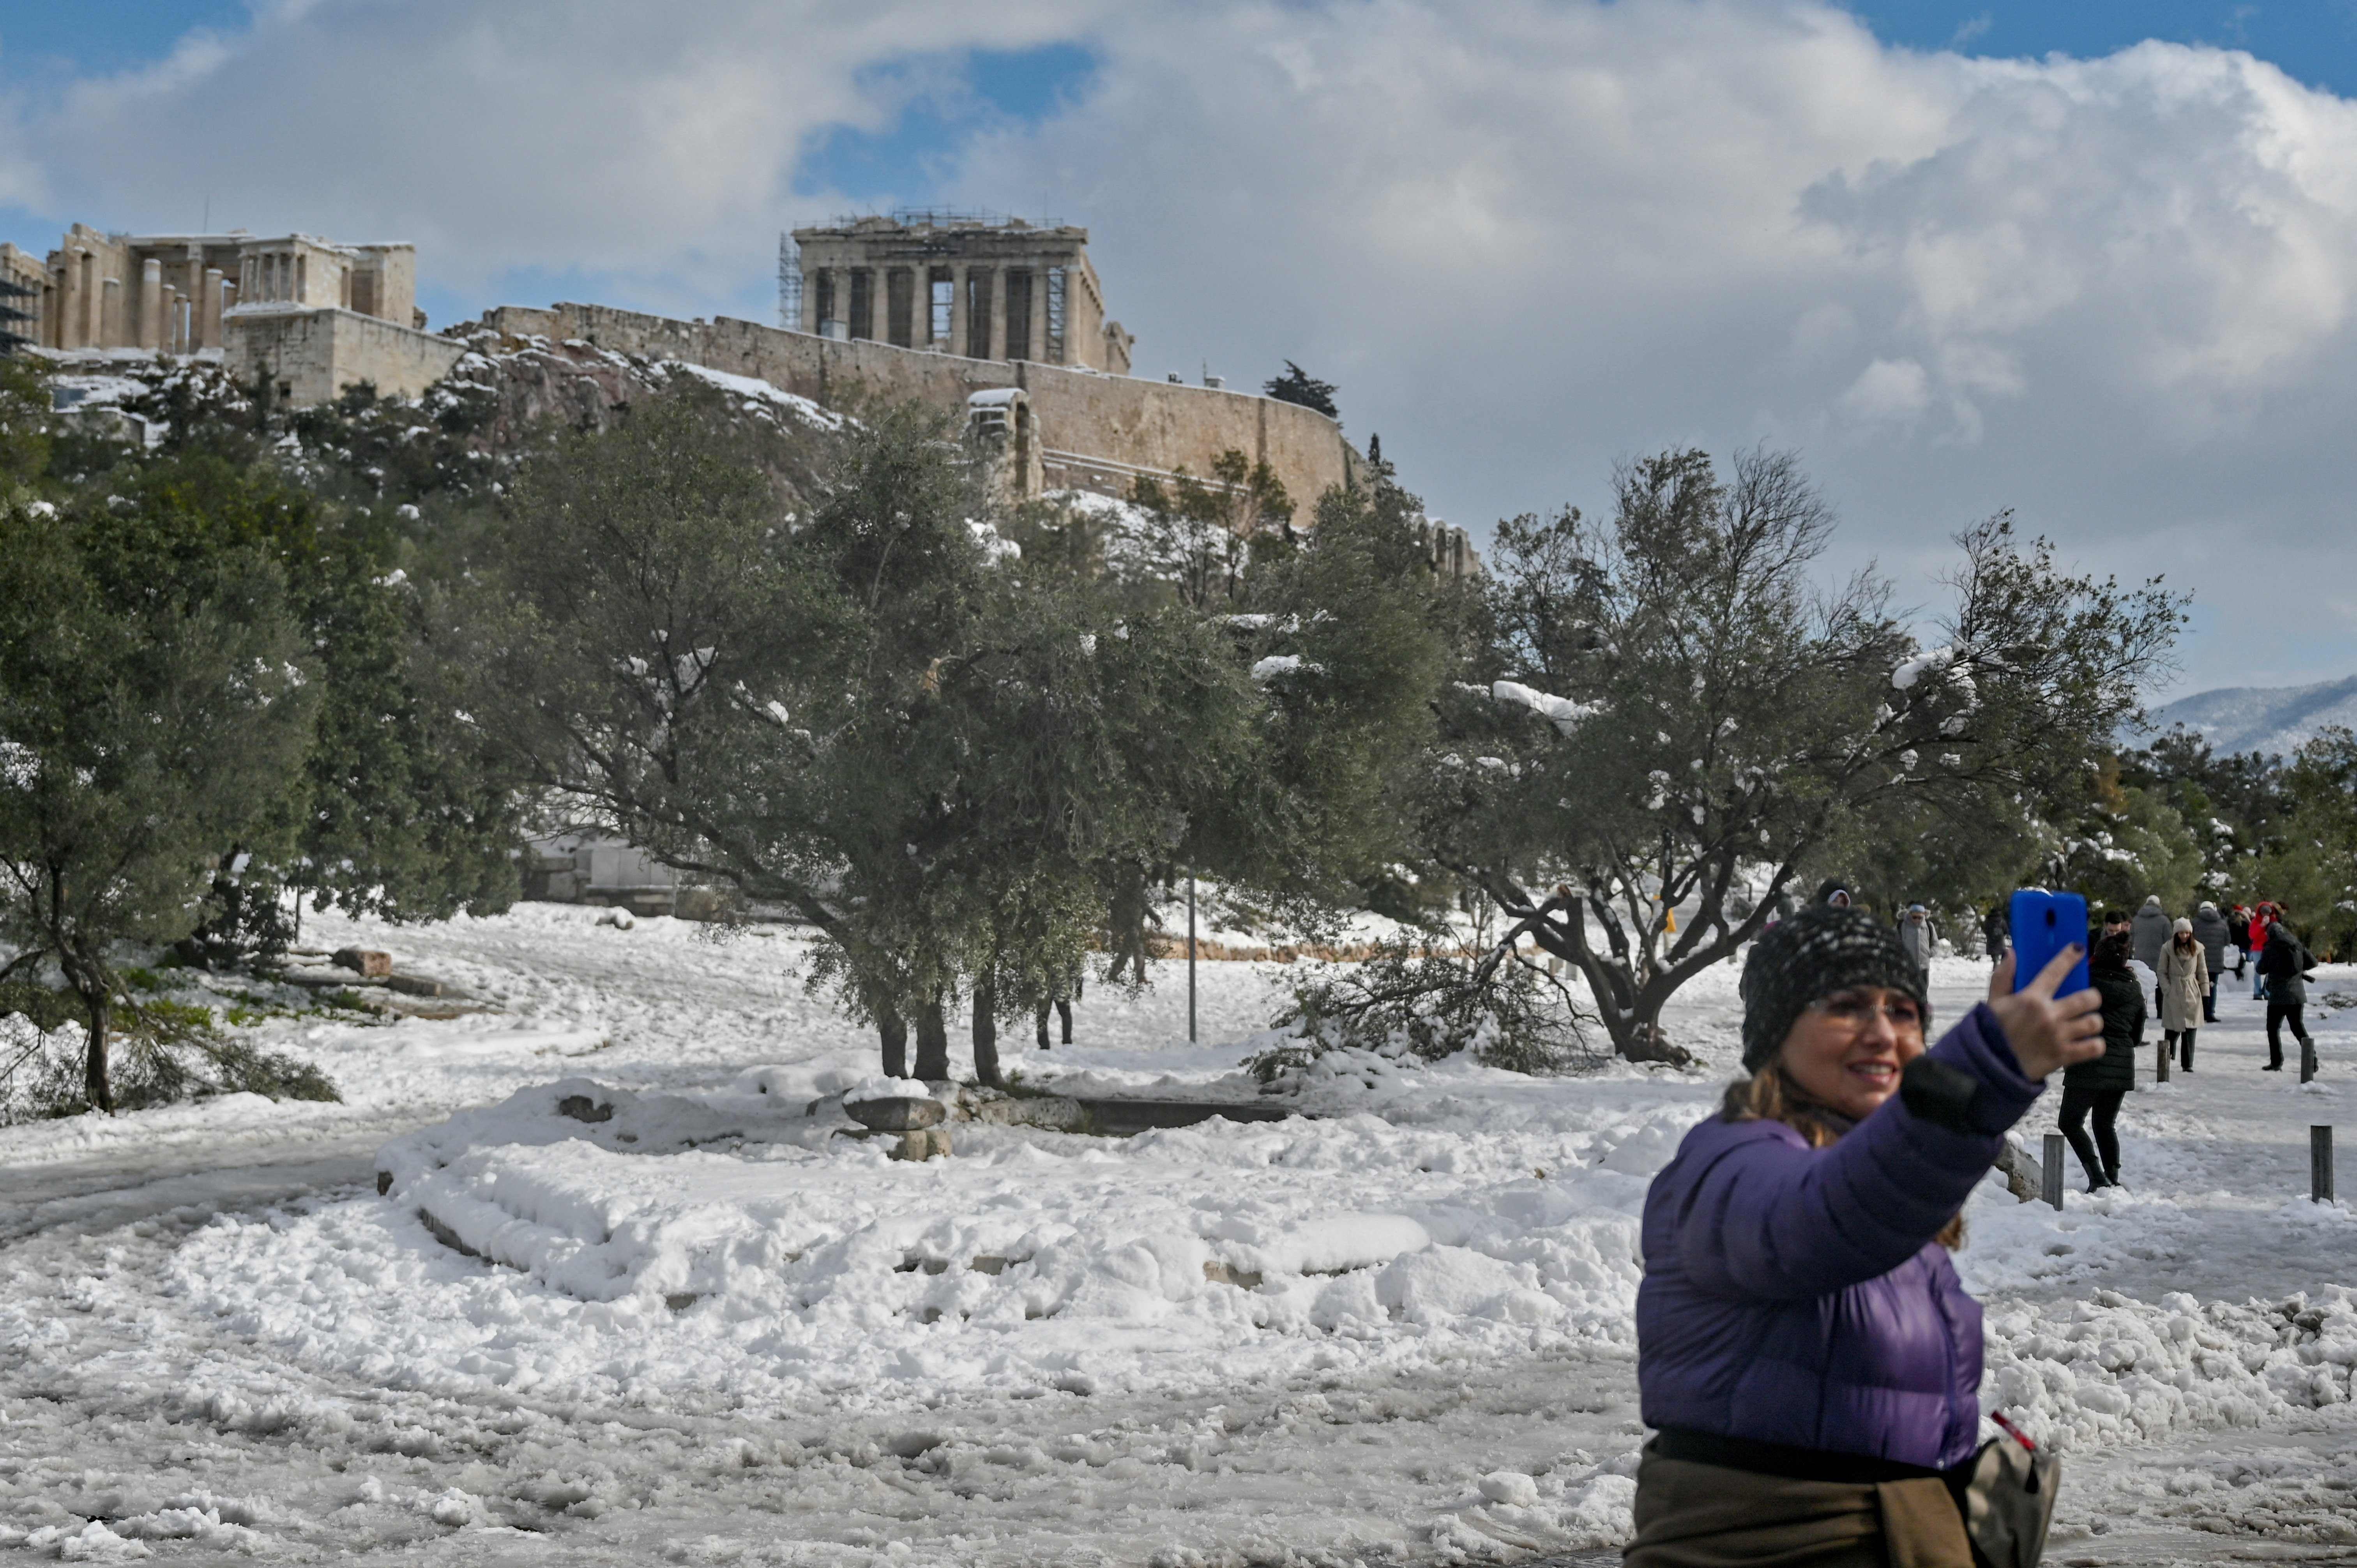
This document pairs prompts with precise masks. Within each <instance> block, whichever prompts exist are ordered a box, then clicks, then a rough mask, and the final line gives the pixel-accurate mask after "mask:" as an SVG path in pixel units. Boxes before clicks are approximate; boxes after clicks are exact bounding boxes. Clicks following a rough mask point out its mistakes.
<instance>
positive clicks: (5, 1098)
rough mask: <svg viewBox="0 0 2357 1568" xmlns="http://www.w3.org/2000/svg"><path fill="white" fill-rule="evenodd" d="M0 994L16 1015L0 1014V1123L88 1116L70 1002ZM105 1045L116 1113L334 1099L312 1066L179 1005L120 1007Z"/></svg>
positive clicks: (79, 1034)
mask: <svg viewBox="0 0 2357 1568" xmlns="http://www.w3.org/2000/svg"><path fill="white" fill-rule="evenodd" d="M6 990H7V994H5V995H0V1007H8V1008H12V1009H19V1010H14V1011H9V1012H5V1013H0V1126H7V1125H10V1124H12V1123H15V1122H34V1121H39V1120H42V1119H44V1118H47V1117H51V1116H74V1115H79V1114H81V1112H85V1111H87V1110H89V1109H90V1108H91V1107H90V1105H89V1103H88V1101H87V1100H86V1098H85V1090H84V1079H83V1055H84V1052H85V1050H86V1047H87V1042H88V1039H89V1036H88V1035H87V1033H86V1032H85V1031H84V1028H83V1026H82V1025H81V1023H80V1022H78V1021H76V1020H75V1019H73V1018H72V1017H71V1016H70V1014H69V1013H68V1012H67V1011H66V1010H65V1009H67V1008H70V1006H71V1004H72V998H71V997H70V996H65V995H64V993H59V992H48V991H42V990H40V988H38V987H26V986H11V987H8V988H6ZM27 992H31V993H37V995H38V997H41V998H49V999H58V998H61V997H62V1002H55V1001H51V1002H44V1001H40V1000H32V999H28V998H27V996H26V995H25V994H23V993H27ZM28 1014H29V1016H28ZM114 1043H115V1050H116V1056H115V1058H114V1062H113V1088H114V1104H115V1109H117V1110H119V1111H137V1110H143V1109H146V1108H148V1107H152V1106H157V1105H169V1104H173V1103H175V1102H177V1101H183V1100H202V1099H207V1098H210V1096H213V1095H216V1094H241V1093H243V1094H261V1095H266V1096H268V1097H269V1098H270V1099H273V1100H340V1099H341V1098H342V1096H341V1095H339V1094H338V1093H337V1092H336V1086H335V1084H334V1083H333V1082H331V1081H330V1080H329V1079H328V1076H327V1075H326V1074H325V1073H323V1072H321V1071H320V1070H319V1069H317V1068H316V1067H313V1066H312V1065H311V1064H309V1063H308V1062H305V1061H298V1060H296V1058H293V1057H290V1056H286V1055H284V1054H283V1053H280V1052H277V1051H267V1050H264V1049H262V1048H261V1047H257V1046H255V1045H254V1044H253V1042H252V1041H250V1040H247V1039H244V1038H242V1037H240V1036H237V1035H235V1034H231V1033H224V1032H223V1031H222V1030H221V1028H220V1027H219V1026H218V1025H216V1024H215V1022H214V1020H213V1016H212V1014H211V1013H210V1011H208V1010H207V1009H205V1008H202V1007H196V1006H191V1005H188V1004H184V1003H177V1002H167V1001H148V1002H144V1003H141V1004H138V1005H136V1006H131V1007H126V1008H124V1011H122V1012H120V1013H118V1014H117V1015H116V1034H115V1036H114Z"/></svg>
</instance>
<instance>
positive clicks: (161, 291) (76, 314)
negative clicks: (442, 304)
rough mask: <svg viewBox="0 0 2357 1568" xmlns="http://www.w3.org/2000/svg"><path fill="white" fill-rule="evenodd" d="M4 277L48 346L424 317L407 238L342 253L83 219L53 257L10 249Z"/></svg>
mask: <svg viewBox="0 0 2357 1568" xmlns="http://www.w3.org/2000/svg"><path fill="white" fill-rule="evenodd" d="M0 274H5V276H6V277H7V278H8V279H9V280H10V281H12V282H15V283H17V284H19V285H24V286H25V288H26V289H27V295H25V298H26V302H27V303H26V305H25V306H24V309H25V310H26V312H27V315H29V316H30V317H32V321H31V322H30V323H29V324H27V326H26V327H25V328H23V336H24V337H25V338H27V339H29V340H30V341H31V342H32V343H33V344H34V345H36V346H38V347H40V348H44V349H149V350H155V351H160V352H164V353H177V354H187V353H195V352H198V351H199V350H201V349H218V348H221V346H222V344H223V341H224V330H223V321H224V318H225V317H233V316H235V315H237V314H239V313H241V312H256V311H269V310H315V309H321V308H329V309H339V310H349V311H352V312H354V313H356V314H358V315H361V316H369V317H376V318H378V319H379V320H383V321H390V322H393V323H395V324H396V325H398V326H402V327H423V326H424V325H425V321H424V319H423V318H422V317H419V316H418V315H417V308H416V294H417V255H416V251H415V248H414V246H412V245H409V244H407V243H405V242H398V243H388V244H370V245H339V244H336V243H334V242H330V241H327V240H321V239H317V238H314V237H313V236H311V235H308V234H285V235H279V236H275V237H268V238H264V237H257V236H255V235H253V234H249V233H247V232H245V231H243V230H232V231H230V232H228V233H225V234H109V233H105V232H103V231H100V230H97V229H92V228H91V227H90V226H89V225H87V224H82V223H77V224H75V225H74V226H73V227H72V228H70V229H69V230H68V231H66V234H65V238H64V240H63V242H61V243H60V244H59V246H58V248H57V249H56V250H53V251H51V252H49V253H48V257H47V258H46V259H44V260H39V261H37V260H35V259H34V257H33V256H32V255H31V254H30V253H29V252H25V251H20V250H18V249H17V248H16V246H15V245H13V244H0Z"/></svg>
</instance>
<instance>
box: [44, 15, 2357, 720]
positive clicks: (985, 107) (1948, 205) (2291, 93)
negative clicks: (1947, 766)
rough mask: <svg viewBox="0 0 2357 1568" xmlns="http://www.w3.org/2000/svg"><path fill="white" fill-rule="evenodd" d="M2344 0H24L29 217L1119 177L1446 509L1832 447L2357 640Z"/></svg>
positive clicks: (594, 253) (1939, 511)
mask: <svg viewBox="0 0 2357 1568" xmlns="http://www.w3.org/2000/svg"><path fill="white" fill-rule="evenodd" d="M2343 93H2351V94H2357V0H2262V3H2259V4H2248V3H2243V4H2234V3H2229V0H2071V3H2070V4H2068V5H2055V4H2052V3H2051V0H2010V3H2003V4H2000V3H1995V0H1978V3H1975V0H1953V3H1948V0H1856V3H1854V4H1850V5H1838V4H1833V3H1830V0H1615V3H1612V4H1599V3H1597V0H1449V3H1443V0H1423V3H1417V0H1232V3H1231V0H1188V3H1182V4H1163V5H1142V4H1136V3H1135V0H1131V3H1127V4H1116V3H1114V0H1000V3H998V4H996V5H974V4H973V3H972V0H697V3H695V4H692V5H677V4H673V5H650V4H645V3H643V0H562V3H556V0H250V3H241V0H178V3H173V0H86V3H83V4H77V5H59V4H57V3H56V0H0V116H5V124H0V238H5V239H13V240H15V241H16V242H17V243H18V244H20V245H23V246H26V247H27V249H33V250H37V251H46V250H47V249H48V248H49V247H50V246H52V245H54V244H55V243H56V242H57V236H58V232H59V229H60V227H61V226H62V225H63V223H65V222H66V221H69V220H82V221H87V222H92V223H96V224H100V225H102V226H105V227H108V228H112V229H146V230H153V229H167V228H188V227H193V226H195V225H197V224H199V223H201V222H206V221H210V223H211V224H212V225H213V226H215V227H217V228H229V227H232V226H235V227H243V228H248V229H252V230H254V231H266V230H279V231H285V230H286V229H290V228H301V229H304V230H307V231H313V232H318V233H325V234H328V235H331V236H334V237H338V238H343V239H361V240H366V239H380V238H403V239H410V240H414V241H415V242H417V244H418V246H419V248H420V263H419V264H420V270H421V273H422V274H423V282H424V286H423V287H422V290H421V295H422V302H423V303H424V304H425V306H426V308H427V309H428V310H429V312H431V313H432V315H433V316H434V317H435V319H436V324H437V325H438V324H440V323H442V322H446V321H448V320H451V319H454V318H456V317H460V316H465V315H471V314H473V313H474V312H475V311H477V310H479V309H480V308H481V307H482V306H486V305H491V304H498V303H503V302H512V303H522V304H537V303H546V302H548V301H550V300H552V299H558V298H567V299H584V300H596V301H602V302H606V303H611V304H619V305H627V306H638V307H640V308H646V309H653V310H661V311H666V312H673V313H678V314H683V315H710V314H713V313H716V312H720V313H726V314H730V315H737V316H745V317H754V318H757V319H764V320H766V319H770V318H771V317H772V316H773V313H774V309H775V293H774V282H773V268H774V253H775V246H776V236H777V231H778V230H779V229H780V227H781V226H785V225H789V224H791V223H795V222H807V221H810V220H817V219H823V218H826V217H829V216H833V215H836V214H840V213H845V212H853V211H867V210H879V209H888V208H890V207H892V206H894V205H899V204H961V205H971V206H979V207H988V208H994V209H1001V210H1007V211H1013V212H1017V213H1021V214H1024V215H1026V216H1030V217H1035V218H1049V219H1057V220H1065V221H1072V222H1082V223H1086V224H1088V225H1089V226H1090V228H1091V231H1092V249H1093V251H1094V252H1095V255H1096V259H1097V263H1098V266H1099V269H1100V271H1101V272H1102V274H1103V275H1104V277H1105V280H1106V286H1107V291H1108V295H1109V300H1110V303H1111V305H1112V306H1113V309H1114V314H1115V315H1117V316H1118V317H1121V319H1122V320H1123V321H1124V323H1125V325H1126V326H1127V327H1128V328H1130V329H1131V330H1132V331H1134V332H1135V333H1136V335H1137V338H1138V367H1137V368H1138V370H1139V372H1140V373H1142V374H1150V375H1157V376H1158V375H1161V374H1163V373H1165V372H1166V371H1182V372H1184V373H1186V374H1187V375H1188V377H1189V379H1190V380H1191V379H1193V378H1194V377H1195V376H1197V375H1199V374H1200V373H1201V371H1203V369H1204V368H1205V367H1206V366H1208V367H1209V368H1210V370H1211V371H1213V372H1214V373H1219V374H1223V375H1225V376H1226V377H1227V378H1228V379H1229V381H1230V383H1231V384H1248V383H1257V382H1258V381H1262V380H1264V379H1265V378H1266V377H1267V376H1269V375H1271V374H1273V373H1274V372H1275V371H1276V370H1277V369H1278V368H1279V366H1280V363H1281V361H1282V360H1287V359H1291V360H1298V361H1299V362H1300V363H1302V364H1303V365H1305V366H1307V367H1308V368H1309V369H1310V370H1312V371H1314V372H1316V373H1318V374H1319V375H1321V376H1324V377H1325V378H1327V379H1328V380H1330V381H1336V382H1338V383H1340V387H1341V403H1342V407H1343V416H1344V420H1345V423H1346V424H1347V426H1348V428H1349V429H1350V432H1351V435H1353V436H1354V437H1356V438H1359V439H1361V441H1363V439H1364V437H1365V436H1366V435H1368V434H1369V433H1370V432H1380V433H1381V434H1382V435H1383V446H1384V451H1385V453H1386V455H1387V456H1391V457H1393V458H1394V460H1395V461H1396V462H1398V463H1399V465H1400V467H1401V469H1402V473H1403V476H1404V478H1405V479H1406V480H1407V481H1408V482H1409V483H1410V484H1411V486H1412V487H1413V488H1415V489H1418V490H1419V491H1420V492H1421V493H1423V494H1424V496H1425V497H1426V499H1427V501H1428V502H1429V504H1430V506H1431V509H1432V510H1433V511H1434V512H1435V513H1436V514H1437V515H1440V516H1444V517H1447V518H1448V519H1449V520H1451V521H1457V522H1461V523H1464V524H1467V525H1469V526H1471V527H1472V528H1474V529H1475V530H1476V532H1482V531H1485V530H1486V528H1487V527H1488V525H1489V524H1490V522H1491V521H1493V520H1495V519H1496V518H1498V517H1500V516H1502V515H1508V514H1512V513H1514V512H1519V511H1525V510H1544V509H1548V508H1552V507H1555V506H1558V505H1561V504H1563V503H1565V502H1575V503H1579V504H1583V505H1586V506H1588V507H1590V508H1593V507H1594V506H1596V505H1597V504H1598V501H1599V500H1600V499H1601V498H1602V497H1603V495H1604V494H1605V492H1606V486H1607V481H1608V479H1609V473H1610V469H1611V466H1612V464H1613V462H1614V460H1615V459H1616V458H1619V457H1622V456H1630V455H1632V454H1636V453H1639V452H1642V451H1646V450H1650V449H1653V448H1658V447H1661V446H1670V445H1687V444H1693V445H1700V446H1706V447H1708V448H1710V449H1711V450H1713V451H1716V452H1720V453H1724V452H1727V451H1728V450H1731V449H1733V448H1735V447H1738V446H1748V445H1751V444H1754V443H1763V442H1764V443H1767V444H1770V445H1771V446H1786V447H1792V448H1797V449H1798V450H1800V451H1801V452H1802V454H1803V457H1804V459H1805V461H1806V462H1807V464H1808V465H1809V467H1810V468H1811V469H1812V471H1813V473H1814V474H1816V475H1817V477H1818V478H1819V479H1820V481H1821V482H1822V484H1823V485H1824V489H1826V491H1827V493H1828V494H1829V496H1830V497H1831V498H1832V499H1833V500H1834V501H1835V505H1836V506H1837V508H1838V509H1839V510H1840V512H1841V514H1842V517H1843V519H1844V531H1843V536H1842V537H1843V546H1842V548H1843V552H1844V557H1843V563H1842V564H1847V563H1850V562H1854V561H1858V560H1863V559H1865V558H1867V557H1869V556H1871V557H1874V558H1876V559H1878V560H1879V561H1880V563H1881V564H1882V565H1883V567H1884V568H1885V570H1886V571H1888V572H1889V574H1890V575H1893V576H1894V577H1895V578H1897V579H1898V581H1899V583H1900V586H1901V593H1902V597H1903V598H1905V599H1906V600H1908V601H1909V602H1911V603H1920V604H1922V605H1924V606H1926V607H1936V605H1937V603H1938V601H1939V596H1940V589H1939V587H1938V585H1937V581H1936V579H1937V576H1938V575H1939V573H1940V571H1941V569H1942V567H1943V564H1945V562H1946V561H1947V559H1948V554H1949V546H1948V544H1947V539H1948V536H1949V535H1950V534H1951V533H1952V532H1954V531H1955V530H1956V529H1957V528H1959V527H1961V526H1963V525H1964V524H1965V523H1967V522H1969V521H1972V520H1974V519H1975V518H1977V517H1980V516H1983V515H1986V513H1988V512H1990V511H1993V510H1997V509H1999V508H2004V507H2010V508H2013V509H2014V510H2015V511H2016V513H2017V515H2018V517H2019V518H2020V519H2021V521H2023V522H2024V524H2025V525H2027V526H2028V527H2029V528H2031V529H2033V530H2035V531H2039V532H2045V533H2048V534H2050V535H2051V536H2052V537H2053V538H2055V539H2056V540H2057V541H2058V542H2060V543H2061V545H2062V546H2063V549H2064V553H2065V554H2066V555H2067V556H2068V557H2069V558H2070V559H2072V560H2073V561H2075V562H2077V563H2079V564H2082V565H2083V566H2085V567H2087V568H2090V569H2093V570H2097V571H2101V572H2110V573H2116V574H2118V575H2120V576H2122V577H2123V578H2128V577H2138V578H2140V577H2144V576H2148V575H2154V574H2165V575H2166V576H2167V577H2168V579H2169V582H2170V583H2171V584H2173V585H2181V586H2185V587H2190V588H2191V589H2192V590H2193V591H2194V594H2195V596H2196V598H2195V605H2196V620H2195V629H2194V632H2193V634H2192V635H2191V636H2190V639H2188V641H2187V643H2186V645H2185V648H2184V650H2183V669H2182V671H2179V672H2177V673H2174V674H2171V673H2168V672H2156V682H2155V690H2156V694H2160V693H2168V692H2183V691H2190V690H2196V689H2200V688H2202V687H2208V686H2217V685H2230V684H2281V683H2289V682H2306V681H2316V680H2323V679H2329V678H2336V677H2340V676H2344V675H2347V674H2350V673H2352V671H2357V527H2352V521H2357V518H2353V517H2352V511H2357V439H2352V436H2353V435H2357V432H2352V429H2351V425H2352V417H2351V415H2352V406H2357V403H2353V402H2352V392H2357V328H2352V321H2351V316H2352V300H2357V103H2352V102H2351V100H2350V99H2349V98H2344V97H2343V96H2341V94H2343Z"/></svg>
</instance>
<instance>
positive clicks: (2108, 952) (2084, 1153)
mask: <svg viewBox="0 0 2357 1568" xmlns="http://www.w3.org/2000/svg"><path fill="white" fill-rule="evenodd" d="M2128 956H2129V939H2128V938H2127V937H2126V935H2124V934H2116V935H2113V936H2108V937H2105V938H2104V940H2101V941H2099V942H2097V943H2096V944H2095V950H2094V952H2093V954H2091V955H2090V956H2089V957H2088V960H2087V979H2088V982H2089V983H2090V984H2091V985H2093V988H2094V991H2095V993H2096V994H2097V995H2098V996H2100V997H2102V998H2103V1012H2102V1018H2103V1024H2104V1053H2103V1055H2101V1056H2100V1057H2096V1058H2093V1059H2092V1060H2088V1061H2083V1062H2079V1063H2076V1064H2074V1065H2073V1066H2072V1067H2071V1068H2070V1069H2068V1070H2066V1071H2065V1072H2064V1073H2063V1074H2062V1112H2061V1118H2060V1120H2061V1124H2062V1135H2063V1136H2064V1137H2065V1138H2068V1139H2070V1140H2071V1150H2072V1153H2073V1154H2075V1155H2078V1156H2079V1163H2080V1165H2083V1166H2085V1167H2086V1171H2087V1190H2088V1191H2089V1192H2101V1191H2102V1190H2103V1189H2104V1188H2105V1187H2117V1186H2119V1185H2120V1135H2119V1133H2118V1131H2117V1128H2116V1125H2115V1124H2116V1123H2117V1122H2118V1121H2119V1116H2120V1102H2121V1101H2124V1100H2126V1098H2127V1095H2128V1090H2132V1089H2134V1088H2135V1087H2136V1047H2138V1046H2139V1045H2141V1044H2143V1043H2144V1021H2145V1006H2144V987H2143V986H2142V985H2140V984H2138V983H2137V982H2136V972H2135V971H2134V970H2132V969H2130V968H2129V967H2128ZM2088 1112H2093V1113H2094V1118H2095V1136H2094V1139H2093V1142H2090V1141H2089V1140H2088V1137H2087V1114H2088Z"/></svg>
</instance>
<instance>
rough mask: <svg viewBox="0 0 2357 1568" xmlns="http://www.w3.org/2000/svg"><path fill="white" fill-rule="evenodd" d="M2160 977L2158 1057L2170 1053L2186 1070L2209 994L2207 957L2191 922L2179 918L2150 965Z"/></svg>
mask: <svg viewBox="0 0 2357 1568" xmlns="http://www.w3.org/2000/svg"><path fill="white" fill-rule="evenodd" d="M2153 970H2154V972H2155V973H2157V974H2158V976H2159V977H2160V1027H2161V1046H2160V1053H2161V1060H2162V1063H2163V1070H2164V1071H2166V1070H2167V1065H2166V1064H2167V1062H2168V1059H2169V1057H2170V1056H2172V1055H2176V1056H2177V1057H2178V1058H2179V1065H2180V1066H2182V1067H2183V1068H2184V1069H2185V1070H2186V1071H2187V1072H2191V1071H2192V1070H2193V1036H2194V1034H2195V1033H2196V1031H2198V1030H2199V1029H2200V1028H2201V1001H2202V998H2204V997H2206V996H2208V995H2209V994H2210V960H2209V957H2208V955H2207V954H2205V953H2204V952H2203V951H2202V950H2201V943H2200V942H2198V941H2196V940H2193V922H2192V921H2190V920H2179V921H2178V922H2177V924H2176V926H2175V928H2174V929H2171V930H2170V932H2169V945H2168V946H2167V947H2165V948H2163V949H2161V950H2160V961H2159V962H2158V963H2157V964H2155V965H2154V966H2153Z"/></svg>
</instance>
